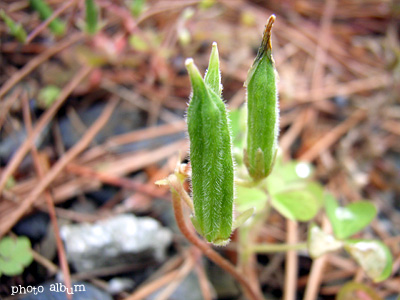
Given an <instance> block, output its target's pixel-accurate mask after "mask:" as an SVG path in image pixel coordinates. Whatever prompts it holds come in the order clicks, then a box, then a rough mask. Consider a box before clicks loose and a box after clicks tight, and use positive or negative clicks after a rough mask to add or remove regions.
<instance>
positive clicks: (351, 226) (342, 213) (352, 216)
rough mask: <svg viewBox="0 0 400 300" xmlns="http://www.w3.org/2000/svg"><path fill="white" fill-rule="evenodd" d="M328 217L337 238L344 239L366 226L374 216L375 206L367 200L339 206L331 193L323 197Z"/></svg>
mask: <svg viewBox="0 0 400 300" xmlns="http://www.w3.org/2000/svg"><path fill="white" fill-rule="evenodd" d="M325 207H326V213H327V215H328V218H329V220H330V222H331V224H332V228H333V232H334V233H335V236H336V237H337V238H338V239H345V238H348V237H350V236H352V235H353V234H355V233H357V232H359V231H360V230H362V229H363V228H364V227H366V226H367V225H368V224H369V223H371V221H372V220H373V219H374V218H375V216H376V213H377V211H376V208H375V206H374V205H373V204H372V203H370V202H367V201H359V202H355V203H351V204H349V205H347V206H345V207H340V206H339V205H338V203H337V201H336V199H335V198H334V197H333V196H332V195H328V196H327V197H326V199H325Z"/></svg>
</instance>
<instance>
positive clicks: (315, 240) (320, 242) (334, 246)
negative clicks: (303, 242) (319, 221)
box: [307, 223, 343, 258]
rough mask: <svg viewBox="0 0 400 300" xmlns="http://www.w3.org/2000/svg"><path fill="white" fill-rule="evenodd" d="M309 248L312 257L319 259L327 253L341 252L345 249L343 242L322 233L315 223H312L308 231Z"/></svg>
mask: <svg viewBox="0 0 400 300" xmlns="http://www.w3.org/2000/svg"><path fill="white" fill-rule="evenodd" d="M307 247H308V253H309V254H310V256H311V257H312V258H317V257H320V256H321V255H323V254H325V253H328V252H332V251H336V250H339V249H340V248H342V247H343V242H342V241H339V240H337V239H335V237H334V236H333V235H331V234H328V233H326V232H324V231H322V229H321V228H319V227H318V226H317V225H316V224H315V223H312V224H311V225H310V228H309V229H308V240H307Z"/></svg>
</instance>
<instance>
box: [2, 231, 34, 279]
mask: <svg viewBox="0 0 400 300" xmlns="http://www.w3.org/2000/svg"><path fill="white" fill-rule="evenodd" d="M32 259H33V258H32V253H31V243H30V241H29V239H28V238H27V237H18V238H17V239H15V240H14V239H12V238H10V237H5V238H3V239H2V240H1V241H0V274H5V275H9V276H14V275H18V274H21V273H22V272H23V270H24V267H26V266H28V265H30V264H31V263H32Z"/></svg>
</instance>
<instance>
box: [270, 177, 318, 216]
mask: <svg viewBox="0 0 400 300" xmlns="http://www.w3.org/2000/svg"><path fill="white" fill-rule="evenodd" d="M322 199H323V190H322V187H321V186H320V185H319V184H317V183H315V182H309V183H307V184H306V185H304V186H301V187H300V188H299V189H293V190H288V191H284V192H281V193H278V194H276V195H273V196H272V206H273V207H274V208H275V209H276V210H277V211H279V212H280V213H281V214H282V215H283V216H285V217H286V218H289V219H291V220H298V221H309V220H311V219H312V218H314V216H315V215H316V214H317V213H318V211H319V209H320V208H321V206H322Z"/></svg>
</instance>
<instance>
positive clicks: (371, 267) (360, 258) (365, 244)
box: [344, 239, 393, 282]
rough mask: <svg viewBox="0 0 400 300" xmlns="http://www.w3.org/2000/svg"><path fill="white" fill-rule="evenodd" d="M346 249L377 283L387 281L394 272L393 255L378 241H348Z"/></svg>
mask: <svg viewBox="0 0 400 300" xmlns="http://www.w3.org/2000/svg"><path fill="white" fill-rule="evenodd" d="M344 248H345V249H346V251H348V252H349V253H350V255H351V256H352V257H353V258H354V259H355V260H356V261H357V262H358V264H359V265H360V266H361V267H362V268H363V270H364V271H365V273H366V274H367V275H368V276H369V277H370V278H371V279H372V280H373V281H375V282H380V281H383V280H385V279H386V278H388V277H389V276H390V273H391V272H392V261H393V259H392V254H391V253H390V250H389V248H388V247H387V246H386V245H385V244H383V243H382V242H381V241H377V240H362V239H357V240H347V241H345V245H344Z"/></svg>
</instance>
